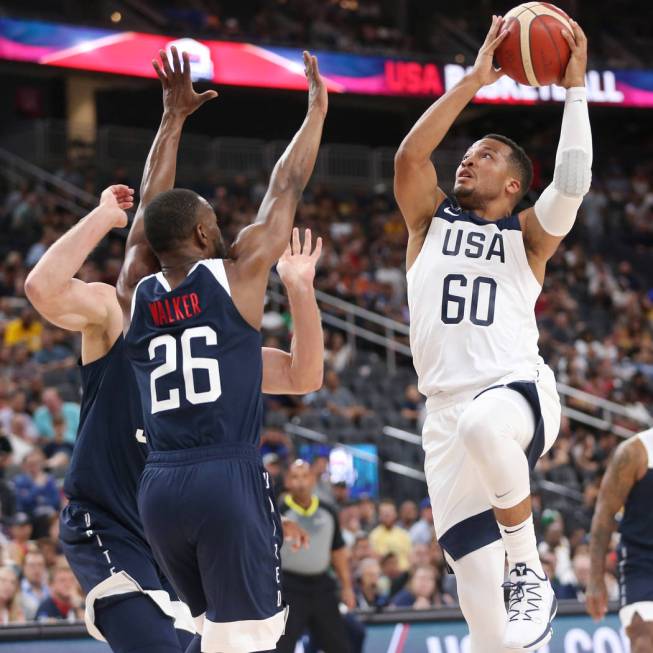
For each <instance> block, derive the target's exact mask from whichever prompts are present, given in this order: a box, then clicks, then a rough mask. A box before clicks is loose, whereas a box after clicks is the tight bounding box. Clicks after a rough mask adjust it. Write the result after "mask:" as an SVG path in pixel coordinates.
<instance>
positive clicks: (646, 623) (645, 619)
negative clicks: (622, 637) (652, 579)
mask: <svg viewBox="0 0 653 653" xmlns="http://www.w3.org/2000/svg"><path fill="white" fill-rule="evenodd" d="M628 580H629V579H628V578H627V579H626V581H625V582H626V583H628ZM630 589H631V594H632V593H633V589H634V590H638V589H641V587H639V586H637V585H635V586H634V587H633V583H632V579H631V583H630ZM619 619H620V621H621V625H622V626H623V628H624V630H625V631H626V635H628V639H629V640H630V645H631V646H630V648H631V651H632V652H633V653H639V650H641V651H646V650H650V651H653V601H638V602H634V603H629V604H628V605H626V606H624V607H623V608H621V610H619ZM646 645H649V646H650V648H649V649H646V648H645V646H646Z"/></svg>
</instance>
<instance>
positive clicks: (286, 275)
mask: <svg viewBox="0 0 653 653" xmlns="http://www.w3.org/2000/svg"><path fill="white" fill-rule="evenodd" d="M311 240H312V238H311V230H310V229H306V230H305V231H304V246H303V248H302V245H301V243H300V241H299V229H298V228H297V227H295V228H294V229H293V230H292V241H291V243H289V244H288V247H286V251H285V252H284V253H283V256H282V257H281V258H280V259H279V262H278V263H277V272H278V273H279V276H280V277H281V281H283V284H284V286H286V288H290V287H295V286H298V285H301V284H304V285H306V286H311V287H312V286H313V279H314V278H315V266H316V265H317V261H318V259H319V258H320V254H321V253H322V238H318V239H317V242H316V243H315V249H314V250H313V251H312V252H311V248H312V242H311Z"/></svg>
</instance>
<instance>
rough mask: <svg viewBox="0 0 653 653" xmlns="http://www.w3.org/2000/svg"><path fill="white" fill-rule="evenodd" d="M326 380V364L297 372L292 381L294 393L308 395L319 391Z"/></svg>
mask: <svg viewBox="0 0 653 653" xmlns="http://www.w3.org/2000/svg"><path fill="white" fill-rule="evenodd" d="M323 380H324V366H323V365H320V366H319V368H318V367H316V368H315V369H312V370H306V371H304V372H302V373H301V374H297V375H296V377H295V378H294V379H293V381H292V388H293V394H296V395H307V394H310V393H311V392H317V391H318V390H319V389H320V388H321V387H322V382H323Z"/></svg>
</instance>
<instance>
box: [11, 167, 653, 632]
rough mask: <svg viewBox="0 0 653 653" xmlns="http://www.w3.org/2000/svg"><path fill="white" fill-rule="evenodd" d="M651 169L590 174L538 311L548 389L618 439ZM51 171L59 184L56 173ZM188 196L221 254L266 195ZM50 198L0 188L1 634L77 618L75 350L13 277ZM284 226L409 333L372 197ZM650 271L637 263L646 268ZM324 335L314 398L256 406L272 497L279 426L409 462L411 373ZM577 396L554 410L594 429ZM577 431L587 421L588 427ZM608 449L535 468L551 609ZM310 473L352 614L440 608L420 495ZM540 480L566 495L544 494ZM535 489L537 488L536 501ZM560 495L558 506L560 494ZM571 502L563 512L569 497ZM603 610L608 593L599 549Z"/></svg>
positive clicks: (642, 333)
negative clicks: (72, 483) (330, 511)
mask: <svg viewBox="0 0 653 653" xmlns="http://www.w3.org/2000/svg"><path fill="white" fill-rule="evenodd" d="M652 173H653V170H652V169H651V168H650V167H649V168H646V167H644V166H642V167H640V168H637V169H635V170H634V171H632V172H629V173H626V172H625V171H624V170H622V169H620V168H616V167H615V168H611V169H609V170H606V171H604V172H603V174H601V173H599V174H598V175H597V176H596V178H595V183H594V186H593V189H592V191H591V192H590V194H589V195H588V196H587V197H586V199H585V201H584V204H583V207H582V209H581V213H580V217H579V220H578V224H577V226H576V228H575V230H574V232H573V234H572V236H571V237H570V239H568V241H565V243H564V244H563V245H562V247H561V248H560V251H559V252H558V253H557V254H556V256H555V257H554V258H553V260H552V261H551V262H550V264H549V269H548V275H547V280H546V282H545V285H544V288H543V291H542V295H541V297H540V299H539V301H538V303H537V306H536V312H537V317H538V322H539V325H540V332H541V338H540V348H541V352H542V355H543V356H544V358H545V360H546V361H547V362H548V363H549V365H551V366H552V367H553V369H554V371H555V372H556V374H557V377H558V380H559V381H561V382H563V383H565V384H567V385H569V386H572V387H573V388H575V389H577V390H580V391H582V392H584V393H587V395H593V396H594V397H598V398H600V399H605V400H610V401H614V402H617V403H619V404H620V405H621V406H622V407H623V411H622V412H621V413H620V414H619V415H618V418H617V421H616V425H617V426H619V427H620V428H622V429H627V430H631V431H634V430H636V429H638V428H641V426H642V425H643V424H646V423H648V424H650V423H651V410H652V408H653V390H652V388H653V266H651V265H650V262H651V260H653V259H652V257H653V188H652V187H651V180H653V174H652ZM60 174H63V173H60ZM198 190H201V191H202V192H203V193H204V194H205V195H206V196H207V197H208V199H209V200H210V201H211V202H212V204H213V205H214V207H215V210H216V212H217V214H218V215H219V216H220V219H221V225H222V229H223V235H224V237H225V240H226V241H227V242H230V241H231V240H232V239H233V238H234V236H235V234H236V233H237V232H238V231H239V230H240V229H241V228H242V227H243V226H244V225H245V224H247V223H249V222H250V221H251V220H252V219H253V217H254V215H255V213H256V207H257V205H258V202H260V199H261V197H262V195H263V193H264V190H265V184H264V183H261V182H259V183H253V184H252V183H249V182H248V181H247V180H246V179H245V178H237V179H233V180H232V181H231V182H229V183H224V184H220V185H217V186H213V187H210V188H201V189H198ZM76 219H77V218H76V217H75V216H74V215H73V214H72V213H70V211H69V210H68V209H66V208H65V207H64V206H63V205H62V203H61V201H60V200H59V199H58V198H57V196H56V195H54V194H52V193H51V192H48V191H46V190H45V189H43V188H40V187H38V186H30V185H28V184H22V185H21V184H17V185H9V186H5V187H4V188H3V189H2V192H1V193H0V228H1V229H2V233H3V238H2V241H1V242H0V518H1V520H2V521H1V524H2V529H1V532H0V623H5V624H6V623H11V622H18V621H23V620H32V619H37V620H40V619H53V618H55V619H70V620H73V619H77V618H79V617H80V616H81V614H82V610H83V597H82V596H81V593H80V590H79V587H78V586H77V583H76V581H75V579H74V577H73V576H72V573H71V572H70V570H69V568H68V566H67V565H66V563H65V559H64V558H63V556H62V555H61V551H60V548H59V544H58V514H59V511H60V510H61V508H62V506H63V505H64V502H65V498H64V497H63V496H62V492H61V485H62V479H63V476H64V474H65V471H66V468H67V465H68V461H69V460H70V455H71V451H72V447H73V445H74V441H75V435H76V429H77V425H78V422H79V374H78V370H77V358H78V351H79V342H78V339H77V338H76V337H75V336H74V335H71V334H69V333H67V332H64V331H62V330H60V329H57V328H54V327H53V326H52V325H49V324H47V323H45V322H44V321H43V320H42V319H41V318H40V317H39V316H38V315H37V314H36V313H35V312H34V310H33V309H32V308H31V307H30V306H29V304H28V303H27V302H26V300H25V297H24V290H23V283H24V280H25V277H26V274H27V272H28V271H29V269H30V267H31V266H33V265H34V264H35V263H36V262H37V261H38V260H39V258H40V256H42V254H43V252H44V251H45V250H46V249H47V247H48V246H49V245H50V244H51V243H52V242H54V240H55V239H56V238H58V237H59V236H60V235H61V234H62V233H63V232H64V231H65V230H66V229H68V228H69V227H70V226H71V225H72V224H74V222H75V221H76ZM297 224H298V225H299V226H301V227H310V228H311V229H312V230H313V232H314V233H317V234H320V235H322V236H323V237H324V239H325V241H326V242H325V245H326V246H325V251H324V254H323V259H322V261H321V264H320V268H319V270H318V275H317V277H316V286H317V287H318V288H319V289H320V290H323V291H325V292H327V293H330V294H332V295H336V296H337V297H339V298H341V299H345V300H347V301H350V302H353V303H355V304H357V305H358V306H361V307H364V308H367V309H369V310H371V311H375V312H377V313H379V314H381V315H384V316H386V317H389V318H392V319H394V320H397V321H399V322H403V323H407V321H408V310H407V306H406V288H405V276H404V269H403V266H404V262H403V260H404V248H405V239H406V235H405V230H404V226H403V222H402V219H401V216H400V215H399V213H398V211H397V209H396V207H395V205H394V203H393V200H392V198H391V197H390V196H389V195H388V194H387V193H386V192H383V191H382V190H380V191H379V192H370V193H367V194H365V193H345V192H337V191H333V190H327V189H326V188H320V187H313V188H312V189H311V190H310V191H309V192H307V194H306V196H305V199H304V201H303V203H302V204H301V206H300V209H299V211H298V216H297ZM122 251H123V239H122V238H121V237H120V235H112V236H110V237H109V238H108V239H107V240H106V241H105V242H104V243H103V244H102V245H101V246H100V247H99V248H98V249H97V250H96V252H95V253H94V254H93V256H92V257H91V259H90V260H89V261H88V262H87V263H86V264H85V265H84V266H83V268H82V269H81V271H80V273H79V277H80V278H81V279H83V280H85V281H105V282H108V283H115V280H116V277H117V273H118V271H119V269H120V264H121V259H122ZM646 261H648V265H647V264H646ZM264 332H265V336H266V339H267V344H270V345H277V344H281V345H282V346H285V345H287V343H288V340H289V338H290V335H291V333H292V323H291V320H290V318H289V315H288V314H287V310H286V309H285V307H284V306H282V305H276V304H275V303H274V302H270V303H269V305H268V309H267V312H266V315H265V319H264ZM355 345H356V343H354V342H353V341H351V339H349V338H348V337H347V336H346V335H345V334H343V333H341V332H339V331H337V330H330V329H325V348H326V352H325V357H326V367H327V371H326V374H325V383H324V387H323V388H322V389H321V390H319V391H318V392H316V393H313V394H311V395H308V396H306V397H302V398H296V397H295V398H291V397H279V396H275V397H272V396H269V397H266V428H265V431H264V433H263V437H262V453H263V454H264V464H265V465H266V467H267V469H268V471H269V472H270V474H271V475H272V477H273V478H274V479H275V481H276V485H275V487H276V492H277V495H278V496H279V497H280V498H281V495H282V494H283V493H284V479H285V474H286V470H287V469H288V468H289V466H290V465H291V464H292V462H293V461H294V460H295V459H296V458H298V453H297V448H298V442H297V441H295V440H293V438H291V437H290V436H289V435H288V433H287V432H286V430H284V426H285V425H286V424H287V423H291V424H292V423H294V424H296V425H302V426H306V427H309V428H313V429H315V430H318V431H320V432H323V433H326V434H327V435H329V436H330V437H331V438H332V440H333V441H346V442H349V443H358V442H367V443H374V444H376V445H377V446H378V450H379V455H380V456H381V459H382V460H383V459H387V458H392V459H395V460H398V461H399V462H404V463H406V464H409V465H412V466H413V467H419V465H420V464H421V452H419V451H418V449H417V447H415V448H414V449H415V451H414V452H412V453H411V452H410V451H408V450H409V449H410V447H405V446H404V447H395V448H392V443H390V442H389V439H388V438H384V437H383V435H382V428H383V426H385V425H386V424H390V425H393V426H397V427H400V428H403V429H405V430H408V431H412V432H413V433H416V432H419V429H420V427H421V422H422V419H423V412H424V406H423V401H422V398H421V396H420V395H419V393H418V391H417V388H416V385H415V382H416V380H415V377H414V372H413V370H412V368H411V367H410V361H409V360H407V359H406V360H404V361H403V362H402V364H400V365H399V368H398V370H397V372H396V373H394V374H390V373H389V372H388V370H387V369H386V367H385V363H384V362H383V360H382V359H381V357H380V352H379V351H378V350H375V349H374V348H370V347H369V346H368V347H367V348H366V347H365V346H361V343H360V342H359V343H358V347H356V346H355ZM587 395H585V394H577V395H576V396H575V397H573V398H568V399H567V405H568V406H569V407H571V408H574V409H576V410H579V411H582V412H584V413H586V414H588V415H589V416H590V417H591V416H593V417H595V418H597V419H600V418H601V417H602V413H601V411H600V409H598V408H597V406H596V403H595V402H593V401H590V400H589V399H588V398H587ZM590 422H591V420H590ZM617 442H618V437H617V436H616V435H615V434H614V433H613V432H612V431H611V430H602V429H600V428H597V427H596V426H591V425H590V424H589V422H587V421H586V422H585V423H584V422H580V421H578V420H573V421H571V420H569V419H567V418H564V419H563V423H562V427H561V432H560V437H559V439H558V441H557V442H556V444H555V446H554V447H553V449H552V450H551V451H550V452H549V453H548V454H547V456H546V457H545V458H543V459H542V460H541V461H540V464H539V465H538V468H537V469H536V472H535V476H534V480H535V483H534V493H533V503H534V507H535V517H536V523H537V528H538V538H539V547H540V554H541V557H542V560H543V562H544V564H545V566H546V568H547V571H548V572H549V574H550V576H551V577H552V578H553V579H554V583H555V586H556V591H557V592H558V595H559V597H560V598H575V599H578V600H582V599H583V596H584V590H585V587H586V583H587V578H588V569H589V557H588V541H587V538H588V532H589V528H590V522H591V517H592V513H593V509H594V505H595V501H596V495H597V492H598V487H599V483H600V480H601V477H602V474H603V472H604V470H605V467H606V464H607V461H608V460H609V458H610V455H611V453H612V451H613V450H614V448H615V446H616V444H617ZM308 462H309V463H310V465H311V473H312V474H313V478H314V483H315V492H316V494H317V495H318V496H319V497H320V499H321V500H322V501H325V502H328V503H330V504H332V505H333V506H334V507H336V508H337V510H338V520H339V524H340V528H341V531H342V536H343V539H344V542H345V545H346V547H347V549H348V556H349V564H350V568H351V576H352V578H353V580H354V591H355V597H356V604H357V606H358V607H359V608H361V609H365V610H380V609H393V608H410V607H412V608H415V609H425V608H434V607H440V606H446V605H453V604H455V603H456V600H457V599H456V587H455V579H454V577H453V576H451V575H449V574H447V573H446V563H445V561H444V558H443V555H442V551H441V549H440V547H439V546H438V544H437V541H436V540H435V538H434V533H433V518H432V511H433V510H437V506H433V507H432V506H431V505H430V503H429V501H428V499H425V498H423V496H424V494H425V488H424V487H421V486H420V487H417V486H416V485H415V484H413V485H412V486H411V488H410V489H407V488H406V487H403V486H401V487H399V486H392V485H389V484H388V483H387V482H386V480H385V479H384V478H382V482H381V488H382V493H381V494H382V497H383V495H384V494H386V495H389V496H390V495H391V496H392V497H393V498H392V499H388V498H382V499H381V501H378V499H377V498H376V497H375V496H374V495H370V494H362V495H361V494H359V495H356V496H353V497H352V496H350V487H349V486H347V484H346V483H343V482H342V481H341V480H338V479H336V478H335V477H332V476H331V474H330V470H329V465H328V458H325V457H324V456H322V455H317V456H315V457H314V459H312V460H309V461H308ZM542 480H546V481H550V482H553V483H556V484H558V485H559V486H563V487H564V488H565V490H566V491H567V494H565V495H560V494H556V493H555V492H551V490H550V486H549V485H543V484H541V483H540V482H539V481H542ZM545 488H546V489H545ZM569 493H571V494H569ZM570 497H572V498H571V499H570ZM608 568H609V574H610V578H609V583H608V586H609V588H610V592H611V598H616V596H617V581H616V578H617V570H616V555H615V553H614V547H613V548H612V550H611V552H610V557H609V565H608Z"/></svg>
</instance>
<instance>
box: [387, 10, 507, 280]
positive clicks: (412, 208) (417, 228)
mask: <svg viewBox="0 0 653 653" xmlns="http://www.w3.org/2000/svg"><path fill="white" fill-rule="evenodd" d="M502 26H503V19H502V18H500V17H499V16H492V25H491V27H490V30H489V32H488V33H487V36H486V37H485V42H484V43H483V46H482V47H481V49H480V50H479V53H478V56H477V58H476V63H475V64H474V67H473V69H472V70H471V71H470V72H469V73H468V74H467V75H465V77H463V79H461V80H460V82H458V84H456V85H455V86H454V87H453V88H452V89H450V90H449V91H447V92H446V93H445V94H444V95H443V96H442V97H441V98H440V99H439V100H438V101H437V102H435V103H434V104H433V105H432V106H431V107H430V108H429V109H427V111H426V112H425V113H424V114H423V115H422V117H421V118H420V119H419V120H418V121H417V122H416V123H415V126H414V127H413V128H412V129H411V130H410V132H408V135H407V136H406V138H404V140H403V142H402V143H401V145H400V146H399V149H398V150H397V154H396V155H395V179H394V191H395V197H396V199H397V204H398V205H399V208H400V209H401V213H402V215H403V216H404V220H405V221H406V226H407V227H408V234H409V242H408V256H407V259H408V261H407V262H408V267H410V265H411V264H412V262H413V261H414V260H415V258H416V257H417V254H418V253H419V251H420V249H421V247H422V244H423V242H424V237H425V236H426V231H427V230H428V225H429V223H430V221H431V218H432V217H433V214H434V213H435V210H436V209H437V207H438V205H439V204H440V203H441V202H442V200H443V199H444V196H445V194H444V192H443V191H442V190H441V189H440V188H439V187H438V178H437V174H436V172H435V166H434V165H433V163H432V161H431V155H432V154H433V150H435V149H436V148H437V147H438V145H440V143H441V142H442V139H443V138H444V137H445V136H446V135H447V132H448V131H449V129H451V126H452V125H453V123H454V121H455V120H456V118H457V117H458V116H459V115H460V113H461V111H462V110H463V109H464V108H465V107H466V106H467V105H468V104H469V103H470V102H471V100H472V98H473V97H474V96H475V95H476V93H477V92H478V91H479V90H480V89H481V88H482V87H483V86H485V85H486V84H492V83H493V82H495V81H496V80H497V79H499V77H500V76H501V74H502V73H501V71H500V70H496V69H495V68H494V67H493V65H492V57H493V55H494V51H495V50H496V48H497V47H498V46H499V44H500V43H501V41H503V39H504V38H505V35H506V34H507V32H501V28H502Z"/></svg>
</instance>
